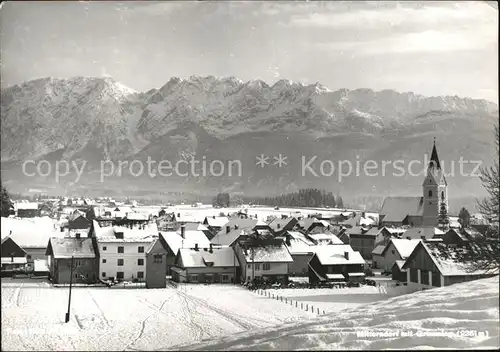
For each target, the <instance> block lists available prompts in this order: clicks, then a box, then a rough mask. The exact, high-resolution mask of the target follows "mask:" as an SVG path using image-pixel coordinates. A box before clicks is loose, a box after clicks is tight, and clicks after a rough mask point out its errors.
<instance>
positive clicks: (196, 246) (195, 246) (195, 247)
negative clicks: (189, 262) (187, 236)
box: [194, 243, 198, 251]
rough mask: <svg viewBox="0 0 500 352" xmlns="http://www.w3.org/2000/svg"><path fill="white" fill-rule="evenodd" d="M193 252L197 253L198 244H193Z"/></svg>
mask: <svg viewBox="0 0 500 352" xmlns="http://www.w3.org/2000/svg"><path fill="white" fill-rule="evenodd" d="M194 250H195V251H198V243H195V244H194Z"/></svg>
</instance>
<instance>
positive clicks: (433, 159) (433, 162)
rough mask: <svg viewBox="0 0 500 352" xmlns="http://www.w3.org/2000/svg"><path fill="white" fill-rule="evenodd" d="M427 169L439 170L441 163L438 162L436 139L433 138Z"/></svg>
mask: <svg viewBox="0 0 500 352" xmlns="http://www.w3.org/2000/svg"><path fill="white" fill-rule="evenodd" d="M428 168H429V169H434V168H435V169H436V170H441V164H440V162H439V156H438V152H437V149H436V139H435V138H434V145H433V146H432V153H431V161H430V162H429V166H428Z"/></svg>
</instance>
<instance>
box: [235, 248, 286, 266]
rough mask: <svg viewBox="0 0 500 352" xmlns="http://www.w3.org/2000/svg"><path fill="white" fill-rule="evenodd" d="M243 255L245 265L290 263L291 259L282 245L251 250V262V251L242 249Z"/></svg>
mask: <svg viewBox="0 0 500 352" xmlns="http://www.w3.org/2000/svg"><path fill="white" fill-rule="evenodd" d="M243 254H244V255H245V261H246V262H247V263H252V262H253V263H291V262H293V258H292V256H291V255H290V252H288V249H287V248H286V246H285V244H284V243H281V244H280V245H276V244H275V245H270V246H265V247H255V248H254V249H253V260H252V250H251V249H243Z"/></svg>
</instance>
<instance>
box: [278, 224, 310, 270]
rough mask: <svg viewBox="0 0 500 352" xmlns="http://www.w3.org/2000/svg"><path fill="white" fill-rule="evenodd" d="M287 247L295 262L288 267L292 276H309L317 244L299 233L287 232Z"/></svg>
mask: <svg viewBox="0 0 500 352" xmlns="http://www.w3.org/2000/svg"><path fill="white" fill-rule="evenodd" d="M284 237H285V246H286V248H287V249H288V252H290V255H291V256H292V260H293V262H292V263H290V264H289V266H288V273H289V275H290V276H307V273H308V266H309V261H310V260H311V258H312V256H313V255H314V249H315V243H314V242H313V241H311V240H310V239H309V238H307V237H306V236H305V235H303V234H302V233H300V232H298V231H287V233H286V234H285V236H284Z"/></svg>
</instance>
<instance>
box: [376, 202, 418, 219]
mask: <svg viewBox="0 0 500 352" xmlns="http://www.w3.org/2000/svg"><path fill="white" fill-rule="evenodd" d="M423 204H424V203H423V197H387V198H385V200H384V204H383V205H382V209H380V216H384V218H383V219H382V221H383V222H402V221H403V220H404V219H405V218H406V217H407V216H408V215H410V216H422V214H423Z"/></svg>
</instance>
